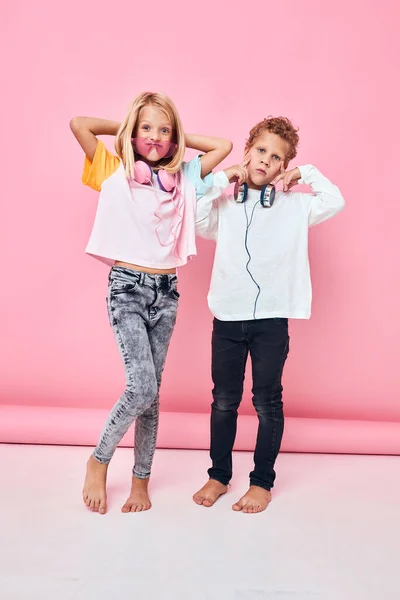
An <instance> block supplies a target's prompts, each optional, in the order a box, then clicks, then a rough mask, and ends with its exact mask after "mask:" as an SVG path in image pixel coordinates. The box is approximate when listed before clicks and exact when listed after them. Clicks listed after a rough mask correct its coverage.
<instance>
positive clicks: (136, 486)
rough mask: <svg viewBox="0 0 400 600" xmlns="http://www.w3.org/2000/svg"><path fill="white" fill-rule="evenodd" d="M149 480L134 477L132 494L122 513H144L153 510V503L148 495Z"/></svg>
mask: <svg viewBox="0 0 400 600" xmlns="http://www.w3.org/2000/svg"><path fill="white" fill-rule="evenodd" d="M148 486H149V479H138V478H137V477H135V476H133V477H132V487H131V493H130V496H129V498H128V500H127V501H126V502H125V504H124V505H123V507H122V512H124V513H128V512H142V511H143V510H149V508H151V502H150V498H149V493H148Z"/></svg>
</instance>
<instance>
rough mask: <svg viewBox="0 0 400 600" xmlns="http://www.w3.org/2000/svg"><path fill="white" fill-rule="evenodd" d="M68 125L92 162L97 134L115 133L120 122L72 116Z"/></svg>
mask: <svg viewBox="0 0 400 600" xmlns="http://www.w3.org/2000/svg"><path fill="white" fill-rule="evenodd" d="M69 125H70V127H71V130H72V133H73V134H74V136H75V137H76V139H77V140H78V142H79V144H80V145H81V147H82V149H83V151H84V153H85V154H86V156H87V157H88V159H89V160H90V161H91V162H92V161H93V157H94V155H95V152H96V148H97V141H98V140H97V136H98V135H116V134H117V133H118V129H119V128H120V125H121V124H120V123H118V122H117V121H109V120H107V119H98V118H96V117H74V118H73V119H71V121H70V123H69Z"/></svg>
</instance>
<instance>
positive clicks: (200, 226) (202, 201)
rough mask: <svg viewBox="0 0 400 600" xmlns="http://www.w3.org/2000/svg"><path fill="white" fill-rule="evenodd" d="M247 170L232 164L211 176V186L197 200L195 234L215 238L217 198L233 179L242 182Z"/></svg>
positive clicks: (216, 230)
mask: <svg viewBox="0 0 400 600" xmlns="http://www.w3.org/2000/svg"><path fill="white" fill-rule="evenodd" d="M246 176H247V172H246V168H245V167H243V165H234V166H233V167H230V168H229V169H225V171H218V172H217V173H215V175H214V177H213V186H212V187H211V188H210V189H209V190H208V191H207V193H206V194H204V195H203V196H201V197H200V198H199V199H198V200H197V210H196V234H197V235H200V236H201V237H204V238H206V239H209V240H216V239H217V233H218V212H219V206H218V205H219V202H218V200H219V199H220V198H221V196H222V195H223V191H224V190H225V188H227V187H228V185H229V184H230V183H232V182H233V181H238V182H239V183H243V181H245V180H246Z"/></svg>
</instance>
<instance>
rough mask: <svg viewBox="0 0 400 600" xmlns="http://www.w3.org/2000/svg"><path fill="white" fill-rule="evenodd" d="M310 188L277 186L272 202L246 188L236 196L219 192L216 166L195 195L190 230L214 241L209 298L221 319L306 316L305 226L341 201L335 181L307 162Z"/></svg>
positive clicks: (304, 173)
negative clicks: (296, 189)
mask: <svg viewBox="0 0 400 600" xmlns="http://www.w3.org/2000/svg"><path fill="white" fill-rule="evenodd" d="M299 170H300V172H301V177H302V179H301V180H300V181H299V183H305V184H307V185H309V186H310V187H311V189H312V191H313V193H312V194H311V193H307V194H304V193H301V192H286V193H284V192H276V195H275V202H274V204H273V206H272V207H271V208H264V207H263V206H262V205H261V204H260V201H259V200H260V192H259V191H257V190H251V189H249V190H248V196H247V199H246V202H244V203H243V204H238V203H236V202H235V200H234V198H233V196H232V195H229V196H227V195H224V194H223V190H224V189H225V188H226V187H227V186H228V185H229V181H228V178H227V176H226V175H225V173H224V172H223V171H219V172H218V173H216V174H215V175H214V182H213V187H212V188H210V190H209V191H208V192H207V193H206V194H205V195H204V196H202V197H201V198H200V199H199V200H198V201H197V216H196V233H197V234H198V235H200V236H201V237H204V238H207V239H212V240H215V241H216V243H217V247H216V251H215V257H214V266H213V271H212V276H211V284H210V290H209V293H208V305H209V308H210V310H211V312H212V314H213V315H214V316H215V317H216V318H217V319H220V320H221V321H242V320H251V319H266V318H272V317H287V318H291V319H308V318H309V317H310V314H311V295H312V293H311V279H310V266H309V261H308V228H309V227H311V226H312V225H316V224H317V223H321V222H322V221H325V220H326V219H329V218H330V217H333V216H334V215H335V214H336V213H338V212H339V211H340V210H342V209H343V207H344V200H343V197H342V195H341V193H340V191H339V189H338V188H337V187H336V186H335V185H333V184H332V183H331V182H330V181H329V180H328V179H327V178H326V177H324V176H323V175H322V173H320V172H319V171H318V169H317V168H316V167H314V166H312V165H304V166H302V167H299Z"/></svg>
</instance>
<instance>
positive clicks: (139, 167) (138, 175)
mask: <svg viewBox="0 0 400 600" xmlns="http://www.w3.org/2000/svg"><path fill="white" fill-rule="evenodd" d="M152 174H153V172H152V170H151V168H150V167H149V165H147V164H146V163H145V162H143V161H142V160H137V161H136V162H135V171H134V175H133V178H134V180H135V181H137V183H141V184H143V185H147V184H149V183H151V182H152ZM157 181H158V183H159V186H160V188H161V189H162V190H163V191H164V192H171V191H172V190H173V189H174V188H175V186H176V182H175V175H174V174H173V173H168V171H164V169H160V170H159V171H157Z"/></svg>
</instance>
